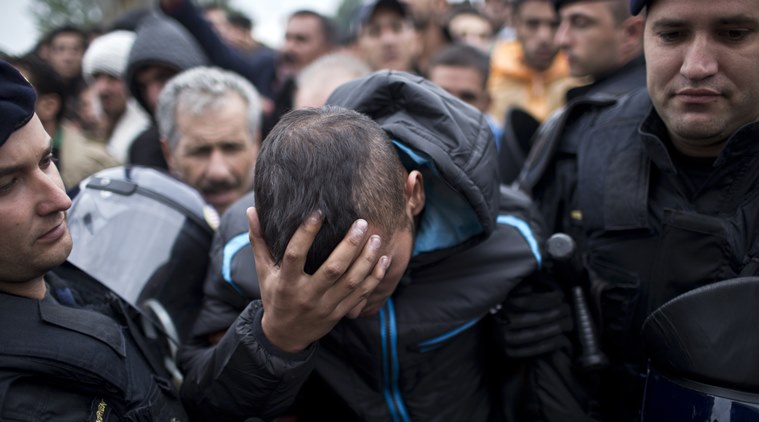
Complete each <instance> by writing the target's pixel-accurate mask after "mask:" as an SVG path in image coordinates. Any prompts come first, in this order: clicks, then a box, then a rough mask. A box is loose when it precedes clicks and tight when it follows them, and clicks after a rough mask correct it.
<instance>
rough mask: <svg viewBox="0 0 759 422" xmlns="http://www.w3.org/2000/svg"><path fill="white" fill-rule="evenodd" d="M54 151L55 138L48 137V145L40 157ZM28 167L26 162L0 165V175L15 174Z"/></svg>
mask: <svg viewBox="0 0 759 422" xmlns="http://www.w3.org/2000/svg"><path fill="white" fill-rule="evenodd" d="M52 152H53V139H52V138H48V146H47V148H45V149H44V150H43V151H42V154H41V155H40V158H42V157H46V156H48V155H50V154H52ZM24 167H26V165H25V164H17V165H14V166H8V167H0V177H2V176H7V175H9V174H14V173H18V172H20V171H22V170H23V169H24Z"/></svg>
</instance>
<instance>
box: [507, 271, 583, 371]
mask: <svg viewBox="0 0 759 422" xmlns="http://www.w3.org/2000/svg"><path fill="white" fill-rule="evenodd" d="M494 319H495V320H496V322H497V323H498V324H496V325H497V327H498V330H499V334H498V336H499V337H500V340H501V343H502V347H503V348H504V350H505V352H506V355H507V356H509V357H512V358H531V357H536V356H538V355H541V354H544V353H547V352H552V351H555V350H558V349H559V347H560V346H561V345H565V344H566V343H567V338H566V336H565V334H566V333H567V332H569V331H571V330H572V328H573V320H572V312H571V308H570V306H569V304H568V303H567V302H566V301H565V299H564V294H563V293H562V291H561V289H559V288H558V287H557V286H556V285H555V284H554V283H551V282H546V281H545V280H540V279H537V278H532V279H528V280H525V281H524V282H522V283H521V284H520V285H519V286H517V288H516V289H514V290H513V291H512V292H511V293H509V296H508V297H507V298H506V300H505V301H504V303H503V304H502V305H501V307H500V309H498V310H497V311H496V312H495V313H494Z"/></svg>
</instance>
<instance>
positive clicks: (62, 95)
mask: <svg viewBox="0 0 759 422" xmlns="http://www.w3.org/2000/svg"><path fill="white" fill-rule="evenodd" d="M8 61H9V62H10V63H11V64H13V65H14V66H15V67H16V68H19V69H21V70H22V71H24V73H26V74H27V77H28V78H29V83H31V84H32V86H33V87H34V91H35V92H36V93H37V98H39V97H41V96H43V95H49V94H53V95H55V96H57V97H58V100H59V101H60V107H59V109H58V112H57V113H56V115H55V121H56V122H57V123H60V122H61V120H63V116H64V112H65V109H66V84H65V83H64V82H63V78H61V76H60V75H58V72H56V71H55V69H53V67H52V66H50V64H48V62H46V61H44V60H42V59H40V58H39V57H37V56H34V55H31V54H27V55H24V56H21V57H14V58H10V59H9V60H8Z"/></svg>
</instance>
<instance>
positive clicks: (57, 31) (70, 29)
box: [45, 24, 87, 48]
mask: <svg viewBox="0 0 759 422" xmlns="http://www.w3.org/2000/svg"><path fill="white" fill-rule="evenodd" d="M61 34H76V35H78V36H79V37H80V38H81V39H82V45H83V46H84V47H85V48H86V47H87V32H85V31H84V29H82V28H80V27H78V26H76V25H72V24H66V25H62V26H59V27H57V28H53V29H52V30H51V31H50V32H48V33H47V36H45V44H47V45H50V44H52V42H53V40H54V39H55V38H56V37H57V36H58V35H61Z"/></svg>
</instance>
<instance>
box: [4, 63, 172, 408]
mask: <svg viewBox="0 0 759 422" xmlns="http://www.w3.org/2000/svg"><path fill="white" fill-rule="evenodd" d="M34 103H35V94H34V91H33V89H32V87H31V86H30V85H29V83H28V82H27V81H26V80H25V79H24V78H23V77H22V76H21V75H20V74H19V73H18V72H17V71H16V70H15V69H14V68H13V67H11V66H10V65H9V64H8V63H6V62H0V115H2V116H3V118H2V123H0V232H2V233H3V241H2V244H1V245H0V319H2V321H3V322H2V324H0V419H2V420H23V421H39V420H63V421H69V420H98V421H101V420H102V421H107V420H121V421H133V420H140V421H145V420H161V421H168V420H186V419H187V417H186V415H185V413H184V410H183V409H182V406H181V404H180V403H179V401H178V399H177V396H176V395H175V394H174V390H173V386H172V385H171V384H170V383H169V382H167V381H166V378H165V377H164V375H165V374H164V373H163V371H162V370H161V366H160V364H156V362H155V359H154V358H153V357H152V356H153V355H152V354H151V353H150V350H149V349H148V348H146V347H143V345H144V338H142V337H141V335H140V333H139V331H138V330H137V329H136V328H134V325H133V322H132V321H133V319H132V318H131V312H130V311H129V309H128V308H127V307H126V305H124V304H123V302H121V301H120V300H119V299H117V298H116V297H115V296H113V295H112V294H111V293H109V292H108V291H107V290H106V289H104V288H102V286H100V285H99V284H98V283H97V282H95V281H94V280H93V279H91V278H89V277H87V276H86V275H85V274H83V273H81V272H79V271H77V269H76V268H73V267H71V266H70V265H67V264H64V262H65V261H66V258H67V256H68V254H69V252H70V251H71V247H72V240H71V236H70V234H69V231H68V227H67V223H66V210H67V209H68V208H69V207H70V205H71V200H70V199H69V198H68V196H66V193H65V191H64V188H63V182H62V181H61V177H60V175H59V173H58V169H57V168H56V165H55V163H54V161H53V158H52V141H51V139H50V136H48V135H47V134H46V133H45V131H44V129H43V128H42V124H41V123H40V120H39V118H38V117H37V115H36V114H34ZM62 264H63V265H62ZM80 304H89V306H81V305H80ZM130 325H132V327H130Z"/></svg>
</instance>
